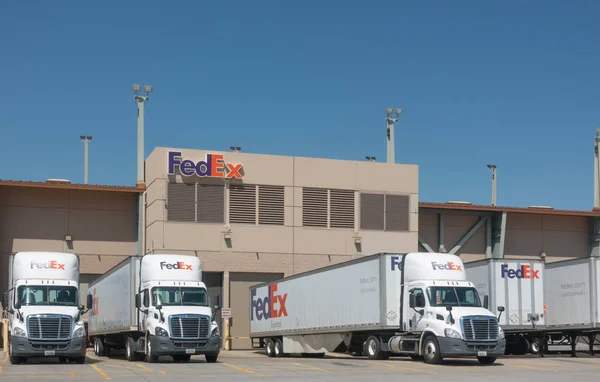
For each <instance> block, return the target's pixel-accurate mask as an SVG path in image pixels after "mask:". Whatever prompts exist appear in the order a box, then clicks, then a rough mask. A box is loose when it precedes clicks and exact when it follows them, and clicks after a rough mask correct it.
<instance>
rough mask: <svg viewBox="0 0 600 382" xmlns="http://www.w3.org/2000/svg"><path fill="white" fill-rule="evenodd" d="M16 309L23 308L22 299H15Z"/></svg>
mask: <svg viewBox="0 0 600 382" xmlns="http://www.w3.org/2000/svg"><path fill="white" fill-rule="evenodd" d="M15 309H16V310H19V309H21V301H19V300H17V301H15Z"/></svg>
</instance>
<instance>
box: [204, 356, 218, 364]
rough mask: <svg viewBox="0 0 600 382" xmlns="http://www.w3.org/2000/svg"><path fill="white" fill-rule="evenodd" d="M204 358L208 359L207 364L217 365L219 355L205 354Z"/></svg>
mask: <svg viewBox="0 0 600 382" xmlns="http://www.w3.org/2000/svg"><path fill="white" fill-rule="evenodd" d="M204 358H206V362H208V363H215V362H217V359H218V358H219V355H218V354H205V355H204Z"/></svg>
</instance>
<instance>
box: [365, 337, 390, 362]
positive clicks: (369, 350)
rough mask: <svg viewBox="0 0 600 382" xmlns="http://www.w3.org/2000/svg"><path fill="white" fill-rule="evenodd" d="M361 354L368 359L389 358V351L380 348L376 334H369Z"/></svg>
mask: <svg viewBox="0 0 600 382" xmlns="http://www.w3.org/2000/svg"><path fill="white" fill-rule="evenodd" d="M363 354H366V355H367V356H368V357H369V359H377V360H381V359H388V358H390V352H386V351H383V350H381V341H380V340H379V338H378V337H376V336H369V338H367V341H366V342H365V348H364V349H363Z"/></svg>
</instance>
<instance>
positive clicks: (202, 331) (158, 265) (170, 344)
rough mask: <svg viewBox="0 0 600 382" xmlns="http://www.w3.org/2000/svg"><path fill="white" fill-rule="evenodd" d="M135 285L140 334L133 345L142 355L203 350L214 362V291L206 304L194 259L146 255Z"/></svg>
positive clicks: (179, 356) (217, 342)
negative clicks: (137, 286) (211, 298)
mask: <svg viewBox="0 0 600 382" xmlns="http://www.w3.org/2000/svg"><path fill="white" fill-rule="evenodd" d="M140 268H141V270H140V273H141V277H140V282H141V284H140V289H139V293H138V294H137V295H136V308H137V309H139V325H140V328H142V331H143V333H144V334H145V335H144V336H143V337H140V339H139V340H138V344H137V346H138V348H139V349H145V353H146V359H147V361H149V362H156V361H157V359H158V357H159V356H161V355H170V356H172V357H173V359H174V360H175V361H189V360H190V357H191V355H193V354H204V355H205V358H206V360H207V362H216V361H217V358H218V355H219V352H220V347H221V338H220V333H219V326H218V324H217V322H216V321H215V319H214V315H215V312H216V310H218V309H219V306H218V304H219V302H218V296H217V301H215V306H214V307H212V306H211V302H210V298H209V296H208V292H207V289H206V285H205V284H204V283H203V282H202V281H201V270H200V259H198V258H197V257H195V256H182V255H146V256H144V257H143V258H142V261H141V267H140Z"/></svg>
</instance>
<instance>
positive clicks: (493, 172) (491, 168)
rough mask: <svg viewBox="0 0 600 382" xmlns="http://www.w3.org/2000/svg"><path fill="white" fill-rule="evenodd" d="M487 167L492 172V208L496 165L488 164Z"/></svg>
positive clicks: (494, 194)
mask: <svg viewBox="0 0 600 382" xmlns="http://www.w3.org/2000/svg"><path fill="white" fill-rule="evenodd" d="M487 167H488V168H489V169H490V170H491V171H492V206H495V205H496V165H495V164H488V165H487Z"/></svg>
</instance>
